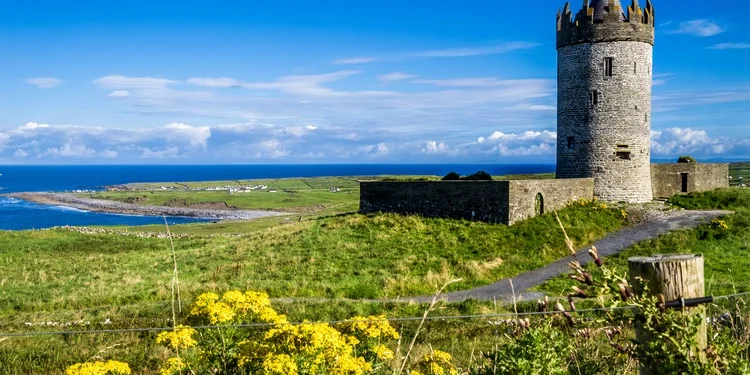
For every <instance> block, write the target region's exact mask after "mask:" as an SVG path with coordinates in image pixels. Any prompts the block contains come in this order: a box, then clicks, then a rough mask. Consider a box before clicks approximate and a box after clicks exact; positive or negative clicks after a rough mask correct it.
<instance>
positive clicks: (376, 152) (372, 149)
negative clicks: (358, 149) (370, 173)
mask: <svg viewBox="0 0 750 375" xmlns="http://www.w3.org/2000/svg"><path fill="white" fill-rule="evenodd" d="M390 151H391V150H390V149H389V148H388V146H387V145H386V144H385V143H378V144H376V145H369V146H365V153H366V154H367V156H376V157H377V156H385V155H388V153H389V152H390Z"/></svg>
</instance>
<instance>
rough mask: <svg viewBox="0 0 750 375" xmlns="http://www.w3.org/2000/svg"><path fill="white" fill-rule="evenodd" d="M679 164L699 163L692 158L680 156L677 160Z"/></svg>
mask: <svg viewBox="0 0 750 375" xmlns="http://www.w3.org/2000/svg"><path fill="white" fill-rule="evenodd" d="M677 162H678V163H697V161H695V159H694V158H693V157H692V156H680V157H679V158H678V159H677Z"/></svg>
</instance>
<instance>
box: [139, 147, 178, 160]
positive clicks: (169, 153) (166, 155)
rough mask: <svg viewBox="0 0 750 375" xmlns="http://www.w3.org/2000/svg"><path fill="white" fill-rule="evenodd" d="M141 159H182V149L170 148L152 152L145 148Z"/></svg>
mask: <svg viewBox="0 0 750 375" xmlns="http://www.w3.org/2000/svg"><path fill="white" fill-rule="evenodd" d="M140 157H141V159H171V158H178V157H180V149H179V148H177V147H169V148H166V149H161V150H151V149H148V148H144V149H143V150H142V152H141V156H140Z"/></svg>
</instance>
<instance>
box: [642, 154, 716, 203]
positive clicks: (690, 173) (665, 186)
mask: <svg viewBox="0 0 750 375" xmlns="http://www.w3.org/2000/svg"><path fill="white" fill-rule="evenodd" d="M651 184H652V187H653V191H654V196H655V197H660V198H669V197H671V196H674V195H677V194H686V193H692V192H694V191H708V190H714V189H721V188H726V187H729V164H699V163H674V164H651Z"/></svg>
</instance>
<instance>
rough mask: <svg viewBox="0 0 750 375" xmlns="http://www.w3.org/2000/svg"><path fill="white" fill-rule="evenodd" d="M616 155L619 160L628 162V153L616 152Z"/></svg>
mask: <svg viewBox="0 0 750 375" xmlns="http://www.w3.org/2000/svg"><path fill="white" fill-rule="evenodd" d="M616 155H617V158H618V159H620V160H630V151H617V153H616Z"/></svg>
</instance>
